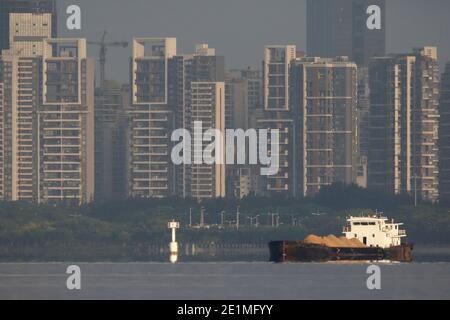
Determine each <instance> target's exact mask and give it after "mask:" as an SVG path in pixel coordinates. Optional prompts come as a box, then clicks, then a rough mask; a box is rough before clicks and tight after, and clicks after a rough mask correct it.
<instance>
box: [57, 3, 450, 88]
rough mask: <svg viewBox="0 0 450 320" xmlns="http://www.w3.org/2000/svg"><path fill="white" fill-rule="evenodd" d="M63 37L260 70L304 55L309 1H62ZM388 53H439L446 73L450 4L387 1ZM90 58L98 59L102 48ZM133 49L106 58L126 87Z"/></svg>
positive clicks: (91, 52) (449, 58)
mask: <svg viewBox="0 0 450 320" xmlns="http://www.w3.org/2000/svg"><path fill="white" fill-rule="evenodd" d="M57 2H58V10H59V34H60V36H63V37H84V38H87V39H88V40H91V41H97V40H100V38H101V35H102V33H103V30H107V31H108V36H107V37H108V40H109V41H121V40H126V41H130V42H131V40H132V38H133V37H148V38H152V37H176V38H177V47H178V53H191V52H193V50H194V46H195V44H197V43H203V42H206V43H209V45H210V46H211V47H214V48H216V51H217V53H218V54H221V55H224V56H225V59H226V67H227V68H229V69H235V68H246V67H248V66H251V67H255V68H258V67H259V66H260V64H261V61H262V56H263V49H264V46H265V45H270V44H296V45H297V47H298V50H301V51H306V0H58V1H57ZM386 2H387V8H386V10H387V12H386V14H387V17H386V19H387V20H386V23H387V26H386V28H387V51H388V53H399V52H410V51H411V49H412V48H414V47H419V46H437V47H438V48H439V61H440V63H441V67H442V68H443V67H444V65H445V63H446V62H448V61H450V1H448V0H387V1H386ZM71 4H77V5H79V6H80V8H81V11H82V29H81V30H80V31H70V30H67V28H66V26H65V25H66V16H67V15H66V14H65V11H66V8H67V7H68V6H69V5H71ZM88 54H89V55H90V56H91V57H95V58H96V57H97V56H98V47H96V46H89V52H88ZM130 55H131V47H129V48H127V49H122V48H111V49H110V50H109V51H108V62H107V78H109V79H115V80H119V81H122V82H124V83H126V82H128V74H129V71H128V67H129V64H128V59H129V57H130Z"/></svg>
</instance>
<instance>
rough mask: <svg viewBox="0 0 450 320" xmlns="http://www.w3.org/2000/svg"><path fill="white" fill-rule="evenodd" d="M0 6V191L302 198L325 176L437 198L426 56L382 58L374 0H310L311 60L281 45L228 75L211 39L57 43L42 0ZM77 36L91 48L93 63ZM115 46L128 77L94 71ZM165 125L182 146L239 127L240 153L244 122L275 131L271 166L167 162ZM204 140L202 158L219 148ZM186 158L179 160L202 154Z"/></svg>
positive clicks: (16, 195)
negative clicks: (189, 43)
mask: <svg viewBox="0 0 450 320" xmlns="http://www.w3.org/2000/svg"><path fill="white" fill-rule="evenodd" d="M3 3H4V4H5V3H6V4H7V6H5V8H6V11H2V14H3V13H5V12H6V13H8V14H9V16H8V17H9V19H8V20H9V28H8V29H7V30H2V34H1V36H2V39H9V41H8V45H7V46H6V44H5V43H4V42H3V46H4V47H9V48H10V49H8V50H3V51H2V53H1V56H0V71H1V73H0V80H1V82H2V87H1V88H0V89H1V96H0V98H1V99H2V106H1V107H2V114H1V116H2V135H1V137H0V138H1V144H2V147H3V149H2V162H1V165H2V166H1V168H2V176H1V178H2V181H1V183H2V189H1V192H2V197H3V198H4V199H6V200H13V201H15V200H28V201H35V202H41V201H44V202H50V203H52V202H67V201H72V202H74V201H76V204H78V205H79V204H83V203H89V202H92V201H94V200H100V201H102V200H111V199H114V198H128V197H131V198H152V197H155V198H166V197H170V196H179V197H181V198H189V197H193V198H195V199H197V200H199V201H201V200H205V199H214V198H225V197H233V196H235V195H237V194H239V197H241V198H242V197H245V196H247V195H250V194H255V195H268V196H279V195H282V196H287V197H302V196H314V195H316V194H318V193H319V192H320V191H321V189H322V188H323V187H325V186H330V185H332V184H334V183H339V182H340V183H344V184H346V185H350V184H358V185H359V186H361V187H363V188H366V187H375V188H381V189H384V190H388V191H389V192H390V193H392V194H403V193H407V194H410V195H412V194H414V195H415V197H416V199H417V197H419V198H420V199H424V200H429V201H431V202H437V201H438V200H439V181H438V175H439V169H438V168H439V166H440V164H439V150H438V147H437V144H438V140H439V137H438V135H439V121H438V119H439V111H440V110H439V89H440V87H439V81H440V71H439V65H438V60H437V59H438V56H439V54H438V52H439V49H438V48H437V47H433V46H427V45H424V44H421V45H418V46H415V47H412V48H408V49H407V50H404V52H405V53H402V54H395V55H392V54H389V53H387V52H386V51H385V44H386V38H385V35H386V30H385V22H384V20H383V19H384V13H385V7H384V6H385V1H384V0H378V1H377V5H375V6H372V5H371V2H368V1H367V0H339V1H337V0H336V1H333V0H320V1H317V2H315V1H308V5H307V9H308V23H307V28H308V30H309V32H308V44H309V45H310V48H309V50H308V51H311V52H310V54H309V55H308V53H307V52H305V51H304V50H303V48H299V47H297V46H296V45H295V44H293V43H289V42H285V43H278V44H276V45H275V44H266V45H265V46H264V51H263V52H264V59H263V61H262V63H261V65H260V68H255V69H241V70H240V71H239V70H236V69H234V68H230V67H229V66H228V68H227V67H226V64H225V60H226V57H225V56H224V55H223V54H222V53H221V52H220V51H219V50H217V48H216V47H215V46H213V45H211V44H210V43H206V42H199V43H197V44H196V45H195V48H191V49H190V50H189V51H188V52H189V53H186V52H180V50H179V46H178V39H177V38H175V37H165V36H156V37H138V36H136V35H135V34H133V38H132V41H131V42H129V43H128V42H126V43H125V42H122V41H118V39H111V40H109V38H106V37H107V36H108V33H107V32H106V31H104V33H103V38H102V41H101V42H93V41H89V39H86V38H84V37H83V36H80V37H74V36H73V35H72V36H71V37H66V36H65V35H63V34H62V33H61V32H57V31H59V30H65V28H64V27H59V29H57V30H56V29H55V28H54V21H55V20H56V16H59V17H61V16H62V17H64V14H61V13H57V12H56V11H53V12H51V13H50V12H48V9H47V8H43V7H42V3H45V4H46V5H51V4H53V5H54V3H55V2H54V1H49V0H47V1H46V2H42V3H41V2H39V1H37V2H33V1H30V2H23V1H15V0H8V1H7V2H3ZM16 5H17V6H16ZM27 5H28V7H27ZM370 7H375V8H377V10H378V12H379V14H378V16H377V18H376V20H377V21H378V22H377V23H378V27H376V26H375V27H374V28H372V29H371V27H370V26H369V24H368V22H367V23H365V22H364V21H365V19H366V16H371V14H370V12H369V9H370ZM2 8H3V9H4V7H2ZM53 8H54V6H53ZM59 10H60V9H59ZM375 15H376V14H375ZM380 18H381V21H382V22H380ZM369 19H370V18H369ZM61 20H64V19H60V21H61ZM328 20H329V21H328ZM274 21H278V20H276V19H275V20H274ZM60 23H61V22H60ZM311 30H318V31H317V34H316V33H314V32H311ZM380 30H381V31H380ZM6 31H7V33H8V35H6ZM56 34H58V35H59V36H58V37H56V38H55V35H56ZM322 38H323V39H324V40H323V39H322ZM321 39H322V40H321ZM89 44H95V46H96V48H97V46H98V45H100V59H99V60H100V61H99V62H100V63H97V64H96V65H97V66H98V65H100V68H95V67H94V66H95V65H94V58H93V57H95V56H96V55H95V54H92V55H89V54H88V52H87V46H88V45H89ZM128 46H129V47H131V52H132V55H131V57H130V58H129V60H128V61H127V62H126V63H125V62H121V63H117V64H116V66H127V67H128V68H129V69H128V70H127V72H126V74H128V76H129V78H128V81H125V83H124V84H123V85H121V84H120V83H118V82H116V80H117V79H116V80H114V81H111V80H109V77H106V79H105V77H104V73H103V72H102V70H104V68H103V66H104V63H105V61H109V65H111V64H112V63H113V62H112V61H111V60H108V59H107V58H108V57H109V55H106V51H108V53H109V51H111V52H115V51H121V52H127V51H128V49H127V50H125V48H127V47H128ZM109 47H116V48H114V49H115V50H112V49H111V50H109ZM118 47H121V48H118ZM116 49H117V50H116ZM119 49H120V50H119ZM411 50H412V51H411ZM406 52H409V53H406ZM411 52H412V53H411ZM242 56H243V58H244V57H245V54H244V51H243V50H242ZM390 57H394V58H393V59H394V60H392V62H390V61H391V60H390ZM398 57H405V61H406V62H403V58H398ZM397 58H398V62H397ZM254 59H257V57H256V55H255V56H254ZM394 61H395V62H394ZM379 62H381V63H379ZM378 63H379V67H378V66H377V64H378ZM109 65H108V66H107V68H106V69H107V70H111V69H114V70H115V69H117V68H116V67H114V68H111V67H109ZM94 68H95V69H98V70H100V72H98V71H97V72H94ZM94 79H97V81H96V83H94ZM98 80H100V81H98ZM96 87H97V88H96ZM258 87H259V88H258ZM441 111H442V112H443V113H444V114H445V112H446V110H441ZM197 122H202V124H203V125H204V126H203V128H202V129H200V130H202V132H200V133H199V132H196V131H195V128H196V123H197ZM442 125H443V127H444V126H445V125H446V124H445V123H443V124H442ZM179 128H183V129H184V130H185V131H188V132H191V134H192V131H193V133H194V140H195V141H197V140H198V139H199V138H201V137H199V136H198V134H205V132H207V131H208V130H218V131H219V132H220V133H223V132H224V131H225V129H235V130H237V129H246V130H247V129H248V131H247V132H244V131H243V130H240V131H241V133H242V135H243V137H241V140H240V142H239V140H237V141H236V142H233V143H237V144H243V145H244V146H245V152H246V154H244V158H249V155H250V154H251V153H252V152H253V149H252V151H249V148H252V146H251V140H252V139H251V138H249V145H248V146H247V145H246V140H245V136H247V137H250V133H249V131H250V129H258V130H263V131H264V132H269V133H271V134H272V133H275V134H276V135H277V136H276V138H275V137H273V136H272V137H271V141H272V142H273V141H277V142H276V144H277V149H276V150H271V151H270V152H272V151H273V152H274V155H275V156H276V159H277V160H276V165H275V167H276V168H277V169H276V171H275V172H274V173H272V174H268V175H263V174H261V175H258V174H257V173H256V171H257V170H256V169H257V168H258V166H257V165H256V164H255V163H252V161H250V162H249V161H248V160H249V159H246V161H247V162H245V163H239V164H238V165H236V166H225V165H224V164H223V163H207V162H205V163H200V162H198V161H194V163H183V164H182V165H180V164H179V163H177V161H175V160H174V157H173V150H174V149H175V150H176V148H174V147H175V144H174V142H176V140H173V139H174V138H173V134H174V133H175V132H176V131H177V129H179ZM193 129H194V130H193ZM241 133H239V134H241ZM196 135H197V136H196ZM222 138H223V136H222ZM214 139H215V141H214V147H213V148H214V149H213V150H214V153H215V154H216V155H217V154H223V155H225V153H228V151H226V152H223V151H224V150H222V149H217V148H222V145H223V144H221V143H218V146H216V143H217V139H221V138H217V137H215V138H214ZM184 140H185V139H184V138H183V144H187V142H185V141H184ZM206 141H208V140H206ZM209 141H212V140H211V139H210V140H209ZM269 143H271V142H269ZM207 145H208V147H209V144H203V146H204V147H206V146H207ZM262 148H264V147H261V146H260V147H259V152H260V154H261V153H262V152H263V151H262ZM187 150H189V151H187ZM227 150H228V149H227ZM191 151H192V150H190V149H187V147H186V150H185V149H184V148H183V153H184V152H189V153H191ZM200 152H201V150H197V149H195V148H194V150H193V152H192V154H191V155H192V156H193V157H194V159H203V153H200ZM211 152H212V151H211ZM184 156H185V155H183V157H184ZM270 156H271V154H270ZM199 157H200V158H199ZM443 159H444V158H443ZM261 164H262V163H261ZM441 166H442V164H441ZM7 177H10V179H6V178H7ZM94 189H95V190H94ZM74 204H75V202H74Z"/></svg>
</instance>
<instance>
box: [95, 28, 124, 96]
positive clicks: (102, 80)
mask: <svg viewBox="0 0 450 320" xmlns="http://www.w3.org/2000/svg"><path fill="white" fill-rule="evenodd" d="M106 34H107V32H106V31H103V36H102V39H101V41H88V44H91V45H96V46H100V54H99V61H100V86H101V88H103V86H104V84H105V77H106V71H105V66H106V52H107V49H108V47H122V48H126V47H128V42H127V41H117V42H106V41H105V40H106Z"/></svg>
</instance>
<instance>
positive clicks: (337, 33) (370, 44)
mask: <svg viewBox="0 0 450 320" xmlns="http://www.w3.org/2000/svg"><path fill="white" fill-rule="evenodd" d="M371 5H378V6H379V7H380V9H381V29H380V30H369V29H368V28H367V25H366V22H367V19H368V18H369V14H367V8H368V7H369V6H371ZM385 11H386V4H385V0H308V1H307V13H306V15H307V51H308V55H309V56H317V57H324V58H333V57H336V56H347V57H349V58H350V59H351V60H352V61H355V62H356V63H357V64H358V65H367V64H368V63H369V61H370V58H372V57H374V56H383V55H384V54H385V50H386V15H385Z"/></svg>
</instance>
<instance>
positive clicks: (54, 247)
mask: <svg viewBox="0 0 450 320" xmlns="http://www.w3.org/2000/svg"><path fill="white" fill-rule="evenodd" d="M238 207H239V213H240V215H239V217H240V219H239V221H240V224H239V230H237V227H236V211H237V208H238ZM201 208H203V221H204V223H203V225H200V220H201V217H200V216H201V213H200V212H201ZM190 209H192V215H191V217H192V218H191V219H190V215H189V211H190ZM222 212H223V213H222ZM376 212H378V213H382V214H383V215H384V216H387V217H388V218H393V219H395V220H397V221H400V222H403V223H404V224H405V225H404V228H405V229H406V231H407V234H408V238H407V241H408V242H412V243H415V244H421V245H431V244H433V245H434V244H437V245H439V244H441V245H444V244H450V210H449V207H446V206H442V205H441V206H439V205H434V204H430V203H420V204H419V205H418V206H417V207H415V206H414V200H413V199H412V198H411V197H410V196H408V195H398V196H391V195H387V194H385V193H383V192H379V191H376V190H367V189H361V188H359V187H357V186H345V185H342V184H335V185H333V186H330V187H327V188H324V189H322V191H321V192H320V193H319V194H318V195H317V196H316V197H314V198H301V199H292V198H281V197H272V198H260V197H252V196H250V197H247V198H245V199H242V200H234V199H220V200H211V201H206V202H204V203H202V204H198V203H197V202H196V201H194V200H191V199H175V198H171V199H129V200H123V201H114V202H109V203H93V204H90V205H86V206H83V207H70V206H58V207H55V206H46V205H34V204H30V203H21V202H14V203H13V202H0V262H12V261H24V262H26V261H75V260H78V261H89V262H91V261H152V260H154V259H158V257H166V252H165V251H164V250H167V248H166V247H167V245H168V243H169V241H170V232H169V230H168V229H167V222H168V221H170V220H172V219H175V220H177V221H179V222H180V224H181V228H180V229H179V230H178V232H177V241H178V242H179V243H180V245H181V254H182V255H185V256H186V257H192V256H194V255H197V256H199V257H202V255H204V256H205V257H206V256H209V257H213V258H214V257H217V256H220V255H229V256H230V257H231V256H247V257H250V258H251V257H253V256H254V257H255V258H258V259H261V258H262V259H264V258H265V257H266V256H267V254H268V249H267V243H268V242H269V241H272V240H303V239H304V238H305V237H306V236H308V235H309V234H316V235H324V236H325V235H329V234H334V235H336V236H341V235H342V227H343V226H344V225H345V222H346V217H347V216H348V215H350V214H352V215H360V214H363V213H364V214H366V213H376ZM190 220H191V221H192V226H191V227H189V222H190ZM222 223H223V224H222ZM192 246H194V248H195V249H194V252H193V253H192V252H191V253H190V252H189V250H191V249H192ZM165 248H166V249H165Z"/></svg>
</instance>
